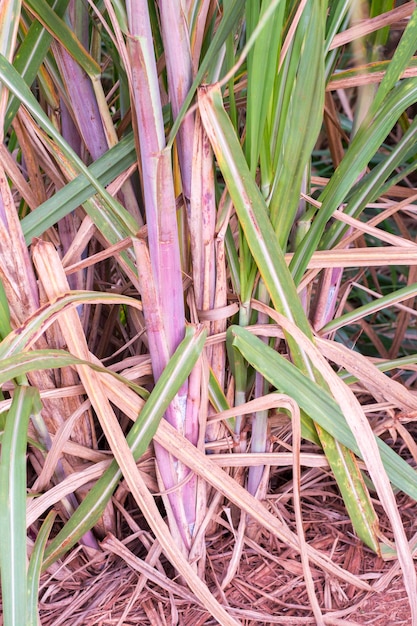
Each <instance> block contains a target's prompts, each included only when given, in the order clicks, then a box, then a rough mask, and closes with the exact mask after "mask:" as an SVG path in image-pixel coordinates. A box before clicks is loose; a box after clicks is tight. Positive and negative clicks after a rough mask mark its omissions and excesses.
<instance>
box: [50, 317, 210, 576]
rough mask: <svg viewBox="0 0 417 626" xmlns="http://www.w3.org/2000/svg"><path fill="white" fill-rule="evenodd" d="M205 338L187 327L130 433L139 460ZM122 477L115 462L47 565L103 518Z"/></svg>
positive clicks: (54, 546) (53, 549) (60, 535)
mask: <svg viewBox="0 0 417 626" xmlns="http://www.w3.org/2000/svg"><path fill="white" fill-rule="evenodd" d="M205 337H206V333H205V331H203V330H202V329H197V330H195V328H194V327H192V326H188V327H187V328H186V334H185V338H184V340H183V341H182V342H181V344H180V345H179V346H178V348H177V350H176V351H175V353H174V355H173V356H172V358H171V359H170V360H169V362H168V365H167V366H166V368H165V369H164V371H163V372H162V374H161V376H160V378H159V379H158V381H157V382H156V384H155V387H154V389H153V390H152V392H151V395H150V396H149V398H148V400H147V402H146V404H145V406H144V407H143V409H142V411H141V413H140V415H139V417H138V419H137V420H136V422H135V423H134V424H133V426H132V428H131V429H130V431H129V434H128V435H127V442H128V444H129V447H130V449H131V450H132V453H133V455H134V457H135V459H136V460H137V459H139V458H140V456H141V455H142V454H143V453H144V452H145V451H146V449H147V447H148V445H149V443H150V441H151V439H152V437H153V435H154V434H155V432H156V429H157V428H158V424H159V422H160V420H161V419H162V416H163V415H164V413H165V411H166V409H167V407H168V406H169V404H170V403H171V401H172V400H173V398H174V397H175V395H176V393H177V392H178V390H179V389H180V387H181V386H182V385H183V383H184V381H185V380H186V379H187V377H188V375H189V374H190V372H191V370H192V368H193V367H194V365H195V363H196V361H197V359H198V358H199V356H200V354H201V352H202V350H203V347H204V342H205ZM120 477H121V472H120V470H119V468H118V466H117V463H116V462H113V463H112V464H111V465H110V467H109V468H108V470H107V471H106V472H105V474H103V476H102V477H101V478H100V480H98V481H97V483H96V484H95V485H94V487H93V488H92V489H91V491H90V492H89V493H88V494H87V496H86V497H85V499H84V500H83V501H82V503H81V504H80V506H79V507H78V509H77V510H76V511H75V513H74V514H73V515H72V517H71V518H70V520H69V521H68V522H67V523H66V524H65V526H64V528H63V529H62V530H61V531H60V532H59V533H58V535H57V536H56V537H55V539H54V540H53V541H52V542H51V544H50V545H49V547H48V549H47V550H46V557H45V561H44V564H43V567H44V568H46V567H48V566H49V565H51V563H53V562H54V561H55V560H56V559H58V558H59V557H60V556H62V555H63V554H65V552H66V551H67V550H69V548H70V547H71V546H73V545H74V544H75V543H76V542H77V541H78V540H79V539H80V538H81V537H82V536H83V535H84V533H85V532H86V531H87V530H89V529H90V528H92V527H93V526H94V524H95V523H96V522H97V521H98V520H99V518H100V517H101V515H102V513H103V511H104V508H105V506H106V504H107V502H108V501H109V499H110V497H111V495H112V493H113V491H114V489H115V487H116V485H117V483H118V481H119V480H120Z"/></svg>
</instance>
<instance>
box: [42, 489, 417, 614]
mask: <svg viewBox="0 0 417 626" xmlns="http://www.w3.org/2000/svg"><path fill="white" fill-rule="evenodd" d="M317 499H319V496H317V494H316V496H315V501H316V503H317ZM269 505H270V507H271V508H272V509H275V511H276V512H277V514H280V513H281V510H280V509H281V507H283V509H282V510H284V508H285V512H286V514H288V511H289V515H290V516H291V504H290V502H288V503H287V504H286V505H285V506H283V505H282V503H279V504H278V502H276V501H275V500H274V498H273V497H272V498H271V499H270V500H269ZM399 505H400V508H401V509H402V512H403V519H404V524H405V526H406V528H407V529H408V532H409V535H410V536H411V534H414V528H413V527H414V519H415V518H416V513H417V505H415V504H413V505H412V504H411V502H410V501H409V500H408V499H406V498H404V497H402V500H401V502H399ZM303 509H304V510H303V516H304V520H305V534H306V538H307V540H308V542H309V544H310V545H312V546H314V547H315V548H316V549H319V550H320V551H321V552H322V553H323V554H326V555H329V556H331V557H332V560H333V561H334V562H335V563H337V564H338V565H341V566H342V567H344V568H345V569H346V570H348V571H350V572H352V573H353V574H355V575H356V576H358V577H360V578H361V579H362V580H366V581H367V582H369V583H370V584H371V585H372V587H373V591H372V592H371V593H366V592H364V591H361V590H360V589H357V588H355V587H354V586H353V585H351V584H348V583H346V582H345V581H343V580H339V579H336V578H334V579H333V578H330V577H329V575H328V574H326V573H323V572H322V571H321V570H319V569H318V568H316V567H315V566H312V567H311V571H312V575H313V579H314V583H315V591H316V595H317V598H318V600H319V604H320V607H321V610H322V613H323V615H325V623H326V624H329V625H334V626H342V625H343V626H351V625H353V624H370V625H373V626H390V625H394V624H395V625H396V626H401V625H404V626H406V625H409V624H411V618H410V609H409V607H408V603H407V597H406V593H405V589H404V585H403V582H402V577H401V574H400V570H399V568H398V565H397V563H396V561H390V562H383V561H382V559H380V558H377V557H376V556H375V555H374V554H373V553H372V552H371V551H370V550H368V549H367V548H365V547H363V545H362V544H361V543H360V542H359V541H358V540H357V539H356V538H354V537H353V535H352V533H351V530H350V523H349V522H348V520H347V519H346V515H345V513H344V512H343V508H342V507H341V506H340V504H339V500H338V498H336V497H335V499H334V502H328V501H327V502H326V506H325V508H320V507H319V506H317V504H316V505H312V504H310V505H309V503H308V498H307V500H304V505H303ZM382 519H383V518H382ZM137 521H138V523H139V521H140V520H139V519H137ZM218 521H219V522H220V525H219V527H218V529H217V531H216V532H215V534H214V535H213V536H212V537H210V538H209V539H208V541H207V559H206V580H207V583H208V585H209V587H210V589H211V590H212V592H213V593H214V594H215V595H216V597H217V599H218V600H219V601H220V602H221V603H222V604H223V605H224V606H226V607H228V611H229V612H230V614H231V615H233V616H234V618H235V619H238V620H239V621H240V622H241V623H242V625H244V626H252V625H253V626H255V625H257V626H258V625H264V626H266V625H269V624H271V625H272V624H281V625H283V626H284V625H286V624H295V625H302V626H304V625H308V624H315V623H316V621H315V619H314V617H313V613H312V611H311V609H310V603H309V599H308V596H307V592H306V588H305V584H304V578H303V572H302V566H301V563H300V560H299V558H298V557H297V555H295V554H294V553H293V552H291V551H290V550H288V549H286V548H285V547H283V546H282V545H281V544H280V542H279V541H278V540H277V539H276V538H275V537H271V536H265V535H264V534H262V532H260V533H259V534H258V535H257V536H256V537H255V538H256V541H253V540H251V539H246V541H245V545H244V549H243V553H242V554H241V557H240V560H239V568H238V571H237V573H236V574H235V575H234V577H233V579H232V581H231V582H230V584H229V585H228V586H227V587H226V588H225V589H224V591H223V590H221V588H220V585H221V581H222V579H223V577H224V575H225V572H226V568H227V565H228V563H229V562H230V559H231V556H232V552H233V549H234V546H235V541H234V538H233V536H232V535H231V533H230V530H229V529H228V522H227V519H226V517H224V518H223V517H222V518H219V519H218ZM383 530H384V532H385V533H387V532H388V531H387V529H385V528H384V529H383ZM255 534H256V533H255ZM251 536H253V531H252V535H251ZM148 541H150V542H151V544H149V543H148ZM123 543H124V546H122V544H121V543H119V544H117V543H116V544H111V543H108V544H107V549H108V548H109V547H111V545H113V548H112V552H110V551H107V554H106V557H105V558H104V562H103V561H102V563H101V565H100V566H98V565H95V564H94V562H93V563H92V562H91V560H90V561H89V562H87V560H86V559H85V558H84V556H83V554H82V552H81V551H80V550H77V551H74V552H73V553H72V555H71V557H70V559H69V560H67V562H66V563H65V565H63V566H62V567H61V569H59V570H58V571H57V572H56V575H55V576H51V575H50V574H48V575H45V576H44V577H43V579H42V587H41V594H40V595H41V603H40V616H41V623H42V626H60V625H66V626H110V625H117V626H122V625H123V626H138V625H141V626H142V625H143V626H148V625H149V626H159V625H161V626H162V625H173V624H179V625H181V626H210V625H212V624H213V625H214V624H216V623H217V622H216V621H215V620H214V619H213V618H212V617H211V616H210V615H209V614H208V613H207V612H205V611H204V609H203V608H201V607H200V605H199V604H198V601H197V600H195V599H194V597H193V595H192V594H191V593H190V592H189V591H188V589H187V588H186V587H185V586H184V585H182V584H181V581H180V580H175V578H174V576H173V572H172V568H171V567H170V566H169V564H167V563H166V561H165V560H164V558H163V557H162V556H159V558H157V560H156V561H157V562H156V566H155V567H154V568H153V572H154V574H155V576H157V577H158V579H156V578H155V577H154V580H150V578H149V577H148V578H147V577H146V576H144V575H143V572H144V569H143V568H144V565H143V563H144V561H143V560H142V559H145V558H146V557H147V555H148V554H149V547H150V545H152V537H151V536H150V535H149V534H148V533H147V532H144V531H140V532H137V533H135V534H133V535H132V534H131V535H130V536H128V537H127V539H126V540H125V541H124V542H123ZM115 545H116V548H115V547H114V546H115ZM117 545H119V546H120V552H119V554H123V555H124V557H123V558H121V557H120V556H119V555H118V554H116V553H117ZM145 546H146V549H145ZM103 547H104V548H106V542H104V544H103ZM123 550H126V553H124V552H123ZM128 551H129V552H128ZM130 551H131V552H130ZM115 552H116V553H115ZM125 554H128V555H130V558H126V557H125ZM157 557H158V554H157ZM128 563H129V564H128ZM141 572H142V573H141Z"/></svg>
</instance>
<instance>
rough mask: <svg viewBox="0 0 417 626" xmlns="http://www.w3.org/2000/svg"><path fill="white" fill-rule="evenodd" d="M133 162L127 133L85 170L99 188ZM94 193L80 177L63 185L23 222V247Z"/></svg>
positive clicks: (132, 144)
mask: <svg viewBox="0 0 417 626" xmlns="http://www.w3.org/2000/svg"><path fill="white" fill-rule="evenodd" d="M136 160H137V154H136V149H135V144H134V138H133V134H132V133H130V134H129V135H127V136H126V137H124V138H123V139H122V140H121V141H119V142H118V143H117V144H116V145H115V146H114V147H113V148H110V150H108V151H107V152H106V153H105V154H104V155H103V156H102V157H100V158H99V159H97V161H94V163H92V165H90V167H89V168H88V169H89V170H90V172H91V175H92V176H93V177H94V178H96V179H97V180H98V181H99V183H100V184H101V185H103V186H106V185H108V184H109V183H111V182H112V181H113V180H114V179H115V178H116V177H117V176H118V175H119V174H121V173H122V172H124V171H125V170H127V169H128V168H129V167H130V166H131V165H132V164H133V163H134V162H135V161H136ZM95 193H96V189H95V188H94V187H93V185H91V183H90V182H89V181H88V180H87V178H86V177H85V176H84V175H83V174H80V175H79V176H77V178H74V180H72V181H71V182H69V183H67V184H66V185H65V187H63V188H62V189H60V190H59V191H57V192H56V193H55V194H54V195H53V196H52V197H51V198H49V199H48V200H46V202H44V203H43V204H41V205H39V206H38V207H37V208H36V211H33V212H32V213H29V214H28V215H26V217H24V218H23V220H22V221H21V225H22V230H23V234H24V236H25V239H26V243H27V244H29V243H30V242H31V241H32V238H33V237H40V235H42V234H43V233H44V232H45V231H46V230H47V229H48V228H50V226H53V225H54V224H56V223H57V222H58V221H59V220H60V219H62V218H63V217H65V215H68V214H69V213H71V211H73V210H74V209H76V208H77V207H78V206H80V205H81V204H83V203H84V202H85V201H86V200H88V199H89V198H91V196H92V195H94V194H95Z"/></svg>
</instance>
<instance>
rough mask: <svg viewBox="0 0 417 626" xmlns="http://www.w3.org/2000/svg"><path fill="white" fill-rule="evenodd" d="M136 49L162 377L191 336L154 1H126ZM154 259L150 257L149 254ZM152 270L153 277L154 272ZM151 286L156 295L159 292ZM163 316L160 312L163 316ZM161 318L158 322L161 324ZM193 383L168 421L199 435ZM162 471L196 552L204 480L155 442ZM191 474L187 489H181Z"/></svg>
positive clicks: (154, 350) (135, 92) (147, 281)
mask: <svg viewBox="0 0 417 626" xmlns="http://www.w3.org/2000/svg"><path fill="white" fill-rule="evenodd" d="M126 9H127V17H128V25H129V33H130V34H129V36H128V53H129V57H130V63H131V75H132V83H131V89H132V101H133V105H134V110H135V114H136V118H135V122H136V126H137V131H138V132H137V135H138V141H139V144H140V155H141V165H142V168H141V170H142V184H143V197H144V202H145V212H146V221H147V226H148V239H149V254H150V268H149V272H148V278H145V276H144V275H143V271H144V266H142V263H143V259H144V251H143V244H142V245H138V244H136V246H135V248H136V253H137V256H138V269H139V272H140V274H141V276H140V283H141V295H142V300H143V309H144V315H145V321H146V324H147V329H148V333H150V334H149V351H150V355H151V360H152V367H153V371H154V376H155V379H157V378H158V377H159V376H160V374H161V372H162V370H163V369H164V367H165V366H166V363H167V360H168V358H169V357H170V356H171V354H172V353H173V351H174V350H175V348H176V347H177V346H178V344H179V343H180V341H181V340H182V339H183V336H184V331H185V310H184V296H183V289H182V273H181V264H180V250H179V241H178V227H177V215H176V203H175V193H174V183H173V175H172V164H171V152H170V150H168V149H167V148H165V133H164V125H163V118H162V105H161V98H160V92H159V83H158V74H157V69H156V62H155V57H154V48H153V38H152V31H151V25H150V20H149V14H148V4H147V2H146V0H137V1H136V2H133V1H132V0H128V1H127V2H126ZM145 256H146V255H145ZM149 274H151V275H150V276H149ZM151 289H154V293H153V294H151ZM156 314H157V317H155V315H156ZM155 320H157V321H158V323H157V324H156V325H154V322H155ZM187 393H188V384H187V383H186V384H185V385H183V387H182V389H181V390H180V391H179V393H178V395H177V397H176V399H175V400H174V402H173V403H172V404H171V405H170V407H169V408H168V410H167V412H166V415H165V417H166V419H167V420H168V421H169V422H170V423H171V424H172V425H173V426H174V427H175V428H176V429H177V430H179V431H180V432H184V433H185V432H186V431H187V434H188V435H189V436H190V437H191V438H192V439H195V438H196V432H195V429H194V428H190V426H189V424H188V423H187V422H188V420H187V417H186V412H187V411H186V404H187ZM155 453H156V457H157V462H158V468H159V471H160V474H161V479H162V482H163V484H164V487H165V489H168V490H170V491H171V493H170V494H169V495H168V498H169V503H170V505H171V508H172V512H173V514H174V517H175V522H176V525H177V528H178V530H179V532H180V535H181V538H182V541H183V545H184V546H185V549H186V550H187V551H188V550H189V548H190V545H191V536H192V533H193V530H194V523H195V514H196V506H195V498H196V481H195V479H194V478H192V477H191V478H190V472H189V470H188V469H187V468H186V467H185V466H183V465H182V464H181V463H179V462H178V461H177V460H176V459H173V458H172V457H171V456H170V455H168V453H167V452H166V451H165V450H164V449H163V448H161V447H160V446H155ZM186 478H188V480H186V481H185V482H184V484H183V485H182V486H181V487H178V488H177V489H173V488H174V487H175V486H176V485H178V483H180V482H181V481H184V479H186Z"/></svg>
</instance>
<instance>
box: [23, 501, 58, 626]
mask: <svg viewBox="0 0 417 626" xmlns="http://www.w3.org/2000/svg"><path fill="white" fill-rule="evenodd" d="M55 517H56V512H55V511H50V512H49V513H48V515H47V516H46V519H45V521H44V522H43V524H42V526H41V527H40V529H39V532H38V535H37V537H36V541H35V545H34V548H33V552H32V555H31V557H30V561H29V568H28V574H27V583H28V584H27V590H28V598H27V619H26V622H25V624H26V626H38V624H39V613H38V594H39V579H40V575H41V569H42V560H43V555H44V552H45V547H46V542H47V540H48V537H49V534H50V532H51V529H52V526H53V523H54V521H55Z"/></svg>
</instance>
